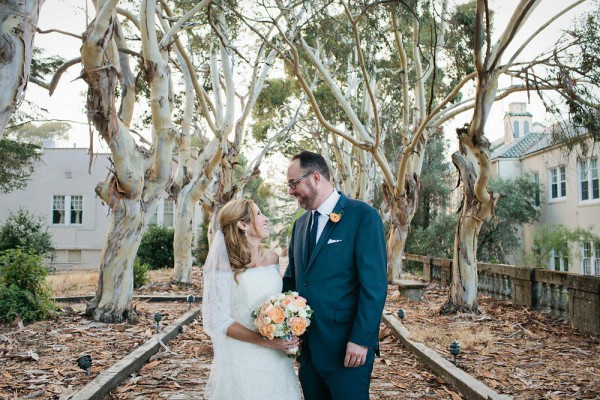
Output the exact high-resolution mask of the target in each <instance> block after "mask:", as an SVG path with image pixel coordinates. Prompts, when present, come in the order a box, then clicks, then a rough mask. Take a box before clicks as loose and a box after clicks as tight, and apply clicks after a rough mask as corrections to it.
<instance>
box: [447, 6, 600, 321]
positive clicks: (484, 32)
mask: <svg viewBox="0 0 600 400" xmlns="http://www.w3.org/2000/svg"><path fill="white" fill-rule="evenodd" d="M540 3H541V1H539V0H520V1H519V3H518V5H517V6H516V7H515V10H514V12H513V14H512V16H511V18H510V20H509V21H508V23H507V25H506V27H504V29H503V30H502V31H501V34H500V37H499V38H498V40H497V41H495V43H493V41H492V37H491V35H492V30H491V19H490V9H489V8H488V3H487V1H485V0H478V1H477V12H476V18H475V32H474V36H473V38H474V43H473V49H472V50H473V59H474V66H475V73H476V84H475V97H474V99H473V101H474V103H473V104H474V107H473V116H472V118H471V121H470V123H469V124H467V125H465V126H464V127H463V128H460V129H457V134H458V139H459V145H460V150H459V151H457V152H455V153H454V154H453V155H452V161H453V162H454V164H455V166H456V167H457V169H458V170H459V172H460V178H461V181H462V190H463V202H462V209H461V215H460V218H459V220H458V224H457V227H456V233H455V243H454V256H453V263H452V283H451V286H450V292H449V296H448V301H447V303H446V304H445V305H444V306H443V308H442V311H444V312H456V311H466V312H474V311H477V256H476V255H477V248H478V247H477V246H478V243H477V241H478V235H479V231H480V229H481V226H482V224H483V223H484V221H485V220H487V219H489V218H490V217H493V214H494V207H495V205H496V202H497V201H498V199H499V194H498V193H494V192H492V191H491V190H490V189H489V182H490V177H491V161H490V151H489V146H490V143H489V141H488V140H487V138H486V137H485V134H484V126H485V123H486V122H487V119H488V116H489V113H490V109H491V107H492V105H493V103H494V101H495V100H496V99H497V98H498V97H500V96H502V95H503V94H502V90H501V89H499V78H500V76H502V75H503V74H507V75H510V76H514V77H520V78H522V79H524V80H525V85H527V87H534V88H535V90H537V91H543V90H551V91H554V92H557V93H559V94H561V95H562V96H568V95H569V91H570V90H571V87H570V85H569V84H566V83H565V81H564V78H563V77H561V76H560V75H559V76H557V75H556V74H553V73H552V71H551V70H550V71H549V70H548V69H545V68H542V67H544V66H546V67H552V66H553V65H555V62H556V60H557V59H559V55H560V54H561V53H564V51H565V49H566V48H565V47H564V46H555V47H553V48H552V49H551V50H550V51H549V52H548V53H543V54H540V55H539V56H538V57H536V58H535V59H533V60H531V61H521V60H519V56H520V55H521V53H522V51H523V49H524V48H525V47H526V46H527V45H528V44H529V43H530V41H531V40H532V39H533V38H534V37H535V36H537V35H538V34H540V33H541V32H543V31H544V29H546V28H547V27H548V26H549V25H550V24H551V23H552V22H553V21H554V20H555V19H556V18H557V17H559V16H560V15H562V14H564V13H566V12H567V11H569V10H571V9H572V8H574V7H575V6H577V5H579V4H581V3H584V1H583V0H581V1H574V2H572V3H571V4H568V5H567V6H565V8H564V9H563V10H562V11H561V12H560V13H558V14H557V15H555V16H552V18H550V19H548V21H547V22H546V23H544V24H543V25H542V26H541V27H540V28H539V29H538V30H536V31H535V32H534V33H533V34H532V35H531V36H530V37H528V38H526V39H525V40H524V41H523V42H522V43H520V46H519V47H518V48H517V49H516V50H515V51H514V52H510V53H507V49H508V48H509V45H511V44H515V43H513V42H514V40H515V37H516V35H517V33H518V32H519V30H520V29H521V28H522V27H523V26H524V25H525V24H526V23H527V20H528V19H529V17H530V16H531V15H532V14H533V13H534V11H537V10H536V8H537V7H538V6H539V5H540ZM596 40H597V38H596ZM517 44H518V43H517ZM504 56H506V58H504V59H503V57H504ZM579 71H580V72H582V70H581V69H579ZM530 77H531V78H530ZM596 90H597V86H596ZM506 92H508V91H505V93H506ZM571 99H572V100H573V101H578V102H581V101H580V100H579V99H576V98H575V97H574V96H573V97H571ZM473 161H476V162H477V166H474V165H473Z"/></svg>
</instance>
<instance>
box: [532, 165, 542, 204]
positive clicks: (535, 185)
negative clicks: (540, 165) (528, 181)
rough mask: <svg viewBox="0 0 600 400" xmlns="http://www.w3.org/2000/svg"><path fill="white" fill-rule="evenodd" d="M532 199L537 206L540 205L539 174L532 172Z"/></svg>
mask: <svg viewBox="0 0 600 400" xmlns="http://www.w3.org/2000/svg"><path fill="white" fill-rule="evenodd" d="M533 199H534V202H535V205H536V206H537V207H539V206H540V204H541V201H540V174H538V173H537V172H534V173H533Z"/></svg>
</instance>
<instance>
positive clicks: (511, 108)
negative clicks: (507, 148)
mask: <svg viewBox="0 0 600 400" xmlns="http://www.w3.org/2000/svg"><path fill="white" fill-rule="evenodd" d="M531 117H532V115H531V113H530V112H529V111H527V103H510V104H509V105H508V111H507V112H506V113H505V114H504V144H508V143H512V142H514V141H515V140H517V139H520V138H522V137H523V136H525V135H527V134H528V133H529V132H531V128H532V122H531Z"/></svg>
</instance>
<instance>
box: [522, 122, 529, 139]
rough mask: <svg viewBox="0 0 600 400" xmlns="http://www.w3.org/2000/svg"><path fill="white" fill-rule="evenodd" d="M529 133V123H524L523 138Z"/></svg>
mask: <svg viewBox="0 0 600 400" xmlns="http://www.w3.org/2000/svg"><path fill="white" fill-rule="evenodd" d="M528 133H529V121H525V122H523V136H525V135H527V134H528Z"/></svg>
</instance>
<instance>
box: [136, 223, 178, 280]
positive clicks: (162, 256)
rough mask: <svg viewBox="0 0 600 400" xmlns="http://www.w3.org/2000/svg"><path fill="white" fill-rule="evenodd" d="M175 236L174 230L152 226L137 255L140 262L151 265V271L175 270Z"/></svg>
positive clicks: (145, 235) (144, 237)
mask: <svg viewBox="0 0 600 400" xmlns="http://www.w3.org/2000/svg"><path fill="white" fill-rule="evenodd" d="M173 236H174V231H173V229H172V228H168V227H164V226H159V225H150V226H149V227H148V230H147V231H146V233H144V236H143V237H142V242H141V243H140V248H139V250H138V253H137V256H138V258H139V259H140V262H141V263H145V264H149V265H150V269H160V268H173V265H174V263H175V261H174V255H173Z"/></svg>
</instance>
